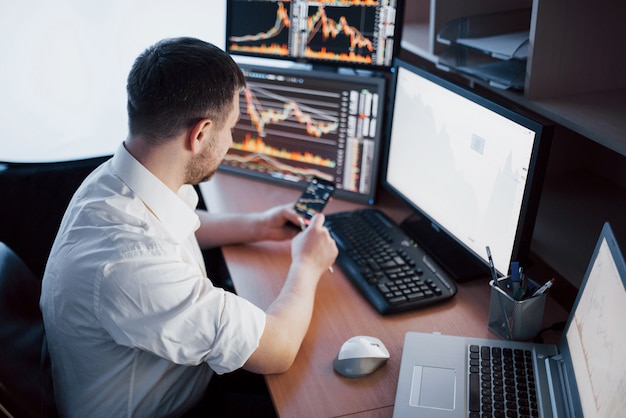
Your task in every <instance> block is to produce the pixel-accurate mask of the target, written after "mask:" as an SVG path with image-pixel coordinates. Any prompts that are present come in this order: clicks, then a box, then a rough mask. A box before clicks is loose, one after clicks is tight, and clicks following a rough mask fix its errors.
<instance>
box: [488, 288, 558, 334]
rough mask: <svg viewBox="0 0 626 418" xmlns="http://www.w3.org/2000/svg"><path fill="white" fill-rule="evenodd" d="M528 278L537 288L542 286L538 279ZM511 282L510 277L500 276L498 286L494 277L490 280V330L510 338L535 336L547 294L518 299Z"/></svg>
mask: <svg viewBox="0 0 626 418" xmlns="http://www.w3.org/2000/svg"><path fill="white" fill-rule="evenodd" d="M526 280H527V282H529V284H530V285H532V286H534V288H535V289H537V288H539V286H538V285H537V283H535V282H533V281H532V280H530V279H526ZM509 283H510V278H509V277H502V278H500V279H498V286H494V282H493V280H491V281H490V282H489V286H490V287H491V298H490V300H489V321H488V326H489V330H490V331H491V332H493V333H494V334H496V335H498V336H499V337H501V338H504V339H506V340H520V341H525V340H529V339H532V338H533V337H534V336H535V335H537V333H538V332H539V331H540V330H541V325H542V323H543V310H544V307H545V303H546V294H545V293H543V294H541V295H537V296H530V297H526V298H523V299H521V300H516V299H514V298H513V296H512V293H510V291H509V290H508V289H507V285H508V284H509Z"/></svg>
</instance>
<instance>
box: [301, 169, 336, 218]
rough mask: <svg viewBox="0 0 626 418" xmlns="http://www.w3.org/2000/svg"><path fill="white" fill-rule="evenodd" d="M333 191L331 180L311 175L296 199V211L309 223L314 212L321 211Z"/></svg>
mask: <svg viewBox="0 0 626 418" xmlns="http://www.w3.org/2000/svg"><path fill="white" fill-rule="evenodd" d="M334 191H335V184H334V183H333V182H331V181H328V180H324V179H320V178H317V177H313V178H312V179H311V181H309V184H307V186H306V188H305V189H304V191H303V192H302V195H301V196H300V197H299V198H298V200H297V201H296V206H295V209H296V212H297V213H298V214H299V215H301V216H302V217H303V218H304V222H305V224H307V225H308V224H309V222H310V220H311V218H312V217H313V215H315V214H316V213H320V212H322V210H324V207H325V206H326V203H328V201H329V200H330V197H331V196H332V195H333V192H334Z"/></svg>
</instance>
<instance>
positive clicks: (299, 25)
mask: <svg viewBox="0 0 626 418" xmlns="http://www.w3.org/2000/svg"><path fill="white" fill-rule="evenodd" d="M402 1H403V0H351V1H342V0H334V1H314V0H291V1H288V0H286V1H275V0H228V1H227V7H226V49H227V51H228V52H229V53H231V54H239V55H251V56H256V57H265V58H279V59H288V60H292V61H298V62H307V63H318V64H319V63H327V64H328V63H330V64H333V65H336V66H346V67H355V66H361V67H370V68H374V67H377V68H389V67H391V66H392V64H393V57H394V56H395V55H396V53H397V51H398V47H399V45H400V23H401V21H402V19H401V17H402V14H401V10H400V9H399V5H401V4H402Z"/></svg>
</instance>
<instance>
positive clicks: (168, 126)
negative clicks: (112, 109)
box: [126, 37, 245, 140]
mask: <svg viewBox="0 0 626 418" xmlns="http://www.w3.org/2000/svg"><path fill="white" fill-rule="evenodd" d="M244 86H245V78H244V76H243V74H242V72H241V69H240V68H239V66H238V65H237V64H236V63H235V62H234V61H233V59H232V58H231V57H230V56H229V55H228V54H227V53H226V52H224V51H222V50H221V49H219V48H218V47H216V46H215V45H212V44H210V43H208V42H205V41H202V40H199V39H195V38H185V37H183V38H173V39H164V40H162V41H160V42H158V43H156V44H155V45H153V46H151V47H149V48H147V49H146V50H145V51H144V52H143V53H142V54H141V55H139V57H137V59H136V60H135V63H134V64H133V67H132V69H131V70H130V73H129V75H128V81H127V84H126V91H127V93H128V104H127V109H128V127H129V131H130V134H131V135H142V136H145V137H147V138H151V139H154V140H159V139H164V138H169V137H172V136H174V135H177V134H179V133H180V132H181V131H182V130H184V129H188V128H189V127H191V126H193V124H195V123H197V122H198V121H200V120H201V119H203V118H210V119H212V120H213V121H214V122H215V123H216V124H217V125H218V126H221V124H222V123H224V122H225V120H226V117H227V115H228V114H229V112H230V110H231V108H232V102H233V97H234V94H235V92H238V91H239V90H241V89H242V88H243V87H244Z"/></svg>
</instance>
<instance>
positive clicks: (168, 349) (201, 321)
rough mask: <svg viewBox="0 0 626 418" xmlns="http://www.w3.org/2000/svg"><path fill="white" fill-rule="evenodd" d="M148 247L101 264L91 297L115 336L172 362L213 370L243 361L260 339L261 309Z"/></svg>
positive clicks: (120, 341) (220, 370)
mask: <svg viewBox="0 0 626 418" xmlns="http://www.w3.org/2000/svg"><path fill="white" fill-rule="evenodd" d="M150 252H151V257H146V256H145V255H146V253H145V251H144V250H142V251H137V252H131V253H127V254H125V255H124V257H123V258H122V259H120V260H117V261H114V262H110V263H109V264H107V266H106V268H105V269H104V270H103V272H102V277H101V278H100V279H99V285H98V286H97V287H96V288H97V291H96V292H95V296H94V303H95V305H96V309H95V311H96V314H97V316H98V317H99V319H100V321H101V323H102V326H103V327H104V329H105V330H106V331H107V332H108V333H110V335H111V336H112V338H113V339H114V340H115V341H116V342H117V343H118V344H121V345H125V346H128V347H133V348H138V349H141V350H145V351H149V352H151V353H153V354H155V355H157V356H160V357H163V358H165V359H168V360H170V361H172V362H174V363H176V364H182V365H197V364H200V363H201V362H206V363H207V364H209V366H210V367H211V368H212V369H213V370H215V371H216V372H217V373H226V372H230V371H233V370H236V369H238V368H240V367H241V366H243V364H244V363H245V362H246V360H247V359H248V358H249V357H250V355H251V354H252V353H253V352H254V350H255V349H256V348H257V347H258V344H259V340H260V338H261V335H262V334H263V330H264V328H265V321H266V316H265V313H264V312H263V311H262V310H261V309H260V308H258V307H257V306H255V305H254V304H252V303H251V302H249V301H247V300H245V299H243V298H241V297H239V296H237V295H234V294H232V293H229V292H226V291H224V290H223V289H221V288H217V287H214V286H213V285H212V283H211V281H210V280H209V279H208V278H206V277H203V276H202V275H201V274H200V273H199V271H198V269H197V268H194V266H190V265H188V264H187V263H184V262H182V261H180V260H177V259H176V258H175V257H171V256H170V257H167V256H163V257H155V256H154V255H155V254H154V253H155V252H157V253H158V252H159V250H158V248H152V249H150ZM163 253H164V254H166V253H169V254H171V252H170V250H169V249H168V250H167V251H164V252H163Z"/></svg>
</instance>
